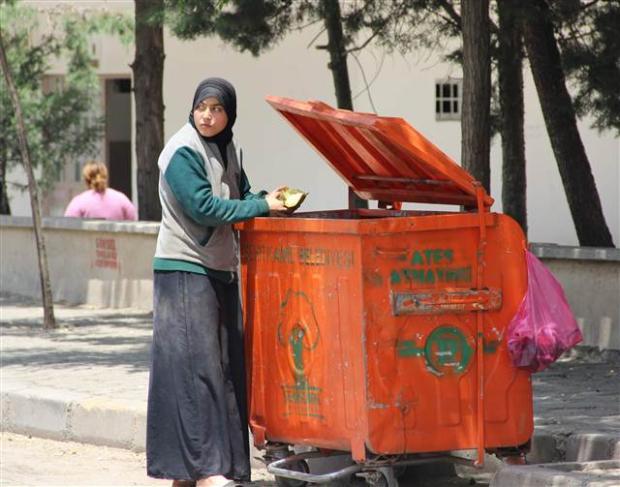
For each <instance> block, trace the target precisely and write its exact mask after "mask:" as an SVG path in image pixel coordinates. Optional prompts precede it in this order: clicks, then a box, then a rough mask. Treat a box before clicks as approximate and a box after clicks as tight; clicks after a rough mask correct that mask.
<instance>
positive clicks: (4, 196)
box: [0, 144, 11, 215]
mask: <svg viewBox="0 0 620 487" xmlns="http://www.w3.org/2000/svg"><path fill="white" fill-rule="evenodd" d="M2 145H3V147H2V148H0V215H10V214H11V205H10V203H9V193H8V188H7V186H6V164H7V160H6V150H5V148H4V144H2Z"/></svg>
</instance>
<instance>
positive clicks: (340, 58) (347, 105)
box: [322, 0, 368, 208]
mask: <svg viewBox="0 0 620 487" xmlns="http://www.w3.org/2000/svg"><path fill="white" fill-rule="evenodd" d="M322 1H323V8H322V12H323V19H324V21H325V29H326V30H327V50H328V51H329V64H328V67H329V69H330V71H331V72H332V77H333V79H334V88H335V89H336V103H337V104H338V108H344V109H346V110H353V99H352V97H351V83H350V82H349V68H348V66H347V46H346V44H345V42H344V36H343V32H342V16H341V13H340V4H339V3H338V0H322ZM348 200H349V208H368V201H366V200H363V199H362V198H360V197H359V196H357V195H356V194H355V193H354V192H353V189H351V188H349V194H348Z"/></svg>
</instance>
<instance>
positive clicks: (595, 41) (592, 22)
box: [550, 0, 620, 134]
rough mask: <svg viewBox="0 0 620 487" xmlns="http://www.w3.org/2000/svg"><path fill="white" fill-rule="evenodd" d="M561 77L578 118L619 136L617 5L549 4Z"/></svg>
mask: <svg viewBox="0 0 620 487" xmlns="http://www.w3.org/2000/svg"><path fill="white" fill-rule="evenodd" d="M550 6H551V7H552V12H553V14H554V19H553V20H554V24H555V26H556V33H557V38H558V43H559V45H560V49H561V52H562V64H563V67H564V70H565V73H566V75H567V77H568V78H569V80H570V81H571V82H572V85H573V86H574V88H575V94H574V96H573V102H574V105H575V110H576V111H577V113H578V115H579V116H583V115H586V114H589V115H591V116H592V117H593V118H594V126H595V127H596V128H598V129H599V130H602V129H609V128H611V129H614V130H615V131H616V132H617V133H618V134H620V96H618V87H620V3H619V2H611V1H598V2H597V1H594V2H592V1H589V2H580V1H576V0H558V1H556V2H551V3H550Z"/></svg>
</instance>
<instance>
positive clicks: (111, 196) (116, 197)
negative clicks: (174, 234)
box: [65, 161, 138, 220]
mask: <svg viewBox="0 0 620 487" xmlns="http://www.w3.org/2000/svg"><path fill="white" fill-rule="evenodd" d="M82 177H83V178H84V182H85V183H86V186H87V187H88V189H87V190H86V191H84V192H83V193H80V194H78V195H77V196H75V197H74V198H73V199H72V200H71V202H70V203H69V206H67V209H66V210H65V216H70V217H75V218H103V219H104V220H137V219H138V216H137V214H136V208H135V206H134V205H133V203H132V202H131V201H129V198H127V196H125V195H124V194H123V193H121V192H120V191H116V190H115V189H112V188H108V169H107V168H106V167H105V164H102V163H100V162H96V161H90V162H88V163H87V164H86V165H85V166H84V169H83V170H82Z"/></svg>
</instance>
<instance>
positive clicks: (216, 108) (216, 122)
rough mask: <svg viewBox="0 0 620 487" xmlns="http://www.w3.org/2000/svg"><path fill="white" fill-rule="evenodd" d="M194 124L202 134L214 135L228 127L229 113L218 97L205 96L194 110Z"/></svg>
mask: <svg viewBox="0 0 620 487" xmlns="http://www.w3.org/2000/svg"><path fill="white" fill-rule="evenodd" d="M194 124H195V125H196V128H197V129H198V132H200V135H202V136H204V137H213V136H214V135H217V134H219V133H220V132H221V131H222V130H224V129H225V128H226V124H228V115H226V110H224V107H223V106H222V104H221V103H220V102H219V101H218V99H217V98H215V97H209V98H205V99H204V100H202V101H201V102H200V103H199V104H198V106H197V107H196V109H195V110H194Z"/></svg>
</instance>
